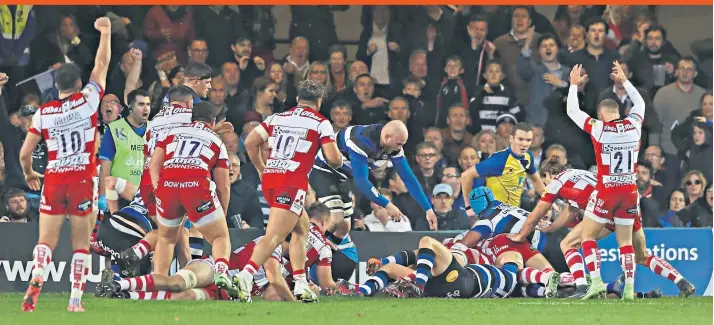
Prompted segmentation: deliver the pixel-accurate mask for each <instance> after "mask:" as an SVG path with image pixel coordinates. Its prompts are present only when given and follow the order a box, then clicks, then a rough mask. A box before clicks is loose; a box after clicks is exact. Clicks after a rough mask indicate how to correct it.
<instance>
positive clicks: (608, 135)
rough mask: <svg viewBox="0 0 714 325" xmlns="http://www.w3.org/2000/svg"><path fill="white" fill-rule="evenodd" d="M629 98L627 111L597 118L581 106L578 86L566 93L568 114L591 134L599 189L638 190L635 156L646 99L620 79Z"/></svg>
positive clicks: (608, 191)
mask: <svg viewBox="0 0 714 325" xmlns="http://www.w3.org/2000/svg"><path fill="white" fill-rule="evenodd" d="M623 87H624V88H625V91H627V96H628V97H629V98H630V100H632V104H633V105H632V108H631V109H630V114H629V115H628V116H627V117H626V118H624V119H621V120H614V121H610V122H604V121H600V120H597V119H594V118H591V117H590V116H588V115H587V114H586V113H585V112H583V111H581V110H580V107H579V105H580V104H579V103H578V96H577V92H578V90H577V86H575V85H571V86H570V91H569V93H568V100H567V111H568V116H569V117H570V118H571V119H572V120H573V122H575V124H577V125H578V127H580V128H581V129H583V130H584V131H585V132H587V133H588V134H590V138H591V139H592V142H593V147H594V149H595V159H596V161H597V179H598V184H597V186H596V189H597V190H598V191H599V192H601V193H633V192H635V191H637V183H636V181H637V175H636V173H637V156H638V154H639V152H640V138H641V136H642V123H643V121H644V115H645V101H644V99H642V96H641V95H640V93H639V92H638V91H637V88H635V86H633V85H632V83H630V82H629V81H625V82H624V83H623Z"/></svg>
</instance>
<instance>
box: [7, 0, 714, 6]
mask: <svg viewBox="0 0 714 325" xmlns="http://www.w3.org/2000/svg"><path fill="white" fill-rule="evenodd" d="M0 3H1V4H11V3H6V2H5V0H0ZM22 4H25V5H27V4H32V5H92V6H94V5H97V1H96V0H69V1H62V0H58V1H52V0H31V1H23V3H22ZM101 4H102V5H218V4H224V5H225V4H230V5H239V4H240V5H265V4H266V3H256V1H255V0H252V1H251V0H247V1H243V0H228V1H221V0H211V1H200V0H158V1H157V0H154V1H141V0H125V1H119V0H110V1H102V3H101ZM268 4H270V5H385V4H391V5H416V4H435V5H436V4H438V5H474V4H479V5H522V4H528V5H561V4H563V0H538V1H527V2H526V3H524V2H523V1H498V0H482V1H478V3H475V1H474V0H470V1H466V0H457V1H448V3H442V2H440V1H408V0H392V1H389V2H388V3H385V2H384V1H379V0H361V1H349V0H331V1H328V0H308V1H297V0H273V1H270V3H268ZM568 4H571V5H575V4H579V5H593V2H592V1H587V0H571V1H570V2H569V3H568ZM608 4H620V5H664V6H692V5H697V6H712V5H714V3H713V2H712V1H711V0H709V1H707V0H682V1H676V0H661V1H652V0H630V1H617V0H614V1H609V3H608Z"/></svg>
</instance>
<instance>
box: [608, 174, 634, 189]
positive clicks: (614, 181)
mask: <svg viewBox="0 0 714 325" xmlns="http://www.w3.org/2000/svg"><path fill="white" fill-rule="evenodd" d="M635 181H637V176H635V175H634V174H633V175H618V176H612V175H603V176H602V182H603V183H604V184H605V188H609V187H617V186H624V185H632V184H635Z"/></svg>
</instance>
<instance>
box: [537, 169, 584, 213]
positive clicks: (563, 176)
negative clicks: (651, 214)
mask: <svg viewBox="0 0 714 325" xmlns="http://www.w3.org/2000/svg"><path fill="white" fill-rule="evenodd" d="M596 186H597V177H596V176H595V175H594V174H593V173H591V172H589V171H586V170H580V169H567V170H564V171H563V172H562V173H560V174H558V176H556V177H555V179H554V180H553V181H551V182H550V183H549V184H548V186H546V187H545V193H544V194H543V196H542V197H541V198H540V199H541V201H544V202H548V203H553V202H555V200H557V199H561V200H563V201H565V202H566V203H568V205H570V206H572V207H575V208H578V209H585V207H586V206H587V205H588V200H589V199H590V194H591V193H592V192H593V191H594V190H595V187H596Z"/></svg>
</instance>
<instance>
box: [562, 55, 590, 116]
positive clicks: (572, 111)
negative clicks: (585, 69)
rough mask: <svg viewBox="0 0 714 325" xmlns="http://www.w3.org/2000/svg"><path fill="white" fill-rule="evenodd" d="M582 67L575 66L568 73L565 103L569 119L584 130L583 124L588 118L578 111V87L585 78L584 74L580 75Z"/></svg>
mask: <svg viewBox="0 0 714 325" xmlns="http://www.w3.org/2000/svg"><path fill="white" fill-rule="evenodd" d="M581 71H582V66H581V65H580V64H576V65H575V66H574V67H573V70H571V71H570V89H569V90H568V100H567V102H566V106H567V113H568V117H570V119H571V120H573V122H575V124H577V125H578V127H579V128H581V129H583V130H584V129H585V123H586V122H587V121H588V118H590V116H589V115H588V114H587V113H585V112H583V111H582V110H580V104H579V103H578V86H579V85H580V84H581V83H583V82H584V81H585V78H587V75H586V74H583V75H581Z"/></svg>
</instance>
